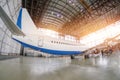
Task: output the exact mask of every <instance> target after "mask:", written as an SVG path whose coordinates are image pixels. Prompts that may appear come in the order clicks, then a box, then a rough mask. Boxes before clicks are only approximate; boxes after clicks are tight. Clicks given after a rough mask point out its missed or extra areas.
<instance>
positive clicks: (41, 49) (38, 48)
mask: <svg viewBox="0 0 120 80" xmlns="http://www.w3.org/2000/svg"><path fill="white" fill-rule="evenodd" d="M13 39H14V40H15V41H17V42H19V43H21V44H22V45H23V46H24V47H29V48H32V49H34V50H38V51H41V52H45V53H48V54H54V55H75V54H82V52H81V51H60V50H51V49H45V48H40V47H36V46H33V45H30V44H27V43H25V42H21V41H19V40H17V39H15V38H13Z"/></svg>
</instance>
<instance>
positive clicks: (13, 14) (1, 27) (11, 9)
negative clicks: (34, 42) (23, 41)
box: [0, 0, 21, 55]
mask: <svg viewBox="0 0 120 80" xmlns="http://www.w3.org/2000/svg"><path fill="white" fill-rule="evenodd" d="M0 6H1V7H2V8H3V10H4V11H5V12H6V13H7V15H8V16H9V17H10V19H11V20H12V21H13V22H14V23H15V24H16V21H17V16H18V12H19V9H20V7H21V0H0ZM11 36H12V33H11V32H10V30H9V29H8V28H7V27H6V25H5V23H4V22H3V21H2V19H1V18H0V54H2V55H19V54H20V48H21V45H20V44H19V43H17V42H15V41H14V40H12V38H11Z"/></svg>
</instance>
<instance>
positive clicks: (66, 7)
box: [22, 0, 120, 38]
mask: <svg viewBox="0 0 120 80" xmlns="http://www.w3.org/2000/svg"><path fill="white" fill-rule="evenodd" d="M22 5H23V7H25V8H27V9H28V11H29V13H30V15H31V17H32V19H33V21H34V22H35V24H36V26H37V27H43V28H48V29H53V30H56V31H58V32H61V33H63V34H69V35H73V36H76V37H78V38H80V37H82V36H84V35H87V34H89V33H91V32H94V31H96V30H99V29H101V28H103V27H105V26H107V25H109V24H111V23H113V22H115V21H117V20H119V19H120V16H119V14H120V9H119V8H120V0H23V1H22Z"/></svg>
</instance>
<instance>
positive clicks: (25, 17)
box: [16, 8, 37, 34]
mask: <svg viewBox="0 0 120 80" xmlns="http://www.w3.org/2000/svg"><path fill="white" fill-rule="evenodd" d="M16 24H17V26H18V27H19V28H20V29H21V30H22V31H23V32H24V33H25V34H31V33H32V34H37V31H36V30H37V28H36V26H35V24H34V22H33V21H32V19H31V17H30V15H29V13H28V11H27V9H26V8H21V9H20V11H19V15H18V19H17V23H16Z"/></svg>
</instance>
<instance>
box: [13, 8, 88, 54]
mask: <svg viewBox="0 0 120 80" xmlns="http://www.w3.org/2000/svg"><path fill="white" fill-rule="evenodd" d="M16 25H17V27H18V28H19V30H21V32H23V33H24V34H25V35H24V36H20V35H13V36H12V39H13V40H15V41H17V42H18V43H20V44H21V45H22V46H24V47H28V48H31V49H33V50H37V51H40V52H44V53H48V54H53V55H77V54H83V52H84V51H85V50H86V49H88V48H87V47H86V46H85V45H83V44H81V43H79V42H73V41H69V40H65V39H58V38H53V37H50V36H47V35H44V33H41V32H40V31H38V29H37V27H36V26H35V24H34V22H33V21H32V19H31V17H30V15H29V13H28V11H27V9H26V8H21V9H20V11H19V15H18V19H17V24H16Z"/></svg>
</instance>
